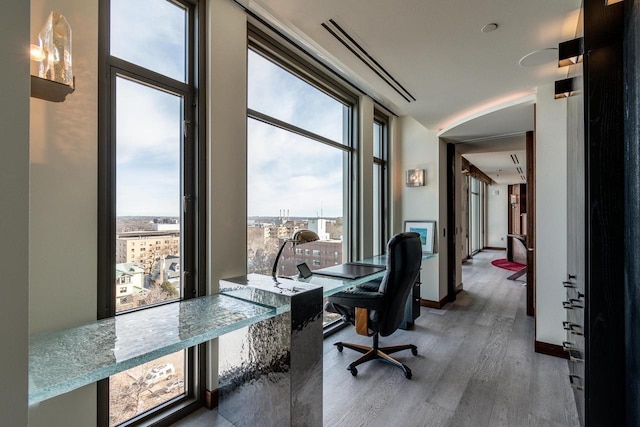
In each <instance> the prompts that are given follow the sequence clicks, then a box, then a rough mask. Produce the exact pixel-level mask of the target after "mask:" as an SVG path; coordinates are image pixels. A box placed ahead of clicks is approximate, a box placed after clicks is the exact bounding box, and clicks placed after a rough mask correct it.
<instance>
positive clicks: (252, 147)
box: [247, 119, 346, 276]
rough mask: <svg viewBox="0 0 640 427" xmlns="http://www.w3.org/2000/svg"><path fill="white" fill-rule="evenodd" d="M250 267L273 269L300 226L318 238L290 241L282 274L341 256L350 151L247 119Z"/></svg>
mask: <svg viewBox="0 0 640 427" xmlns="http://www.w3.org/2000/svg"><path fill="white" fill-rule="evenodd" d="M247 124H248V132H247V135H248V137H247V157H248V162H247V163H248V166H247V210H248V221H247V223H248V224H247V225H248V232H247V235H248V245H247V257H248V265H247V270H248V272H250V273H262V274H271V269H272V267H273V262H274V261H275V258H276V254H277V252H278V248H279V247H280V245H281V244H282V243H283V242H284V241H285V240H286V239H287V238H289V237H291V236H292V235H293V234H294V233H295V232H296V231H297V230H301V229H310V230H313V231H315V232H316V233H318V235H319V237H320V241H317V242H311V243H305V244H301V245H297V246H296V247H295V248H294V247H293V245H292V244H291V243H288V244H287V245H286V246H285V248H284V251H283V252H282V256H281V258H280V261H279V263H278V266H279V268H278V274H280V275H284V276H290V275H294V274H297V273H298V271H297V269H296V265H298V264H300V263H303V262H306V263H307V265H308V266H309V268H310V269H311V270H315V269H318V268H323V267H327V266H330V265H336V264H340V263H342V262H343V233H344V230H343V215H344V214H343V200H344V176H343V168H344V162H345V156H346V154H345V153H344V152H343V151H342V150H339V149H337V148H334V147H331V146H328V145H325V144H322V143H318V142H316V141H313V140H311V139H308V138H305V137H302V136H299V135H296V134H293V133H291V132H288V131H285V130H282V129H280V128H276V127H274V126H271V125H268V124H265V123H262V122H259V121H257V120H253V119H248V123H247Z"/></svg>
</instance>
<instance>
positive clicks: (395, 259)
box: [377, 232, 422, 337]
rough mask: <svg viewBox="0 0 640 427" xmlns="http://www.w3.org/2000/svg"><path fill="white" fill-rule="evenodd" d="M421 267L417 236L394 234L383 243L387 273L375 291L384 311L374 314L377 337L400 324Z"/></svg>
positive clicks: (418, 236)
mask: <svg viewBox="0 0 640 427" xmlns="http://www.w3.org/2000/svg"><path fill="white" fill-rule="evenodd" d="M421 263H422V243H421V242H420V235H419V234H418V233H413V232H410V233H400V234H396V235H395V236H393V237H392V238H391V240H389V242H388V243H387V270H386V272H385V275H384V277H383V278H382V281H381V282H380V287H379V288H378V292H380V293H383V294H385V303H384V308H383V309H382V310H379V311H378V313H377V315H378V321H377V323H378V328H377V329H378V333H379V334H380V335H381V336H383V337H386V336H388V335H391V334H392V333H393V332H395V330H396V329H398V328H399V327H400V325H401V324H402V320H403V319H404V311H405V305H406V303H407V298H408V296H409V294H410V293H411V290H412V289H413V285H414V283H415V282H416V279H417V278H418V274H419V273H420V264H421Z"/></svg>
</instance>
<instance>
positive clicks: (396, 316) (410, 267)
mask: <svg viewBox="0 0 640 427" xmlns="http://www.w3.org/2000/svg"><path fill="white" fill-rule="evenodd" d="M421 260H422V244H421V242H420V235H419V234H418V233H400V234H397V235H395V236H393V237H392V238H391V240H389V243H387V269H386V271H385V275H384V277H383V278H382V279H380V280H378V281H372V282H367V283H364V284H362V285H359V286H356V287H355V288H354V289H352V290H348V291H344V292H339V293H337V294H335V295H332V296H330V297H329V298H328V302H327V305H326V307H325V309H326V310H327V311H330V312H333V313H338V314H341V315H342V316H343V318H344V319H345V320H346V321H348V322H349V323H352V324H353V325H355V327H356V332H357V333H358V334H360V335H365V336H373V347H368V346H364V345H358V344H350V343H345V342H337V343H335V344H334V345H335V346H336V347H337V348H338V351H340V352H342V350H343V348H344V347H346V348H349V349H352V350H355V351H357V352H359V353H363V356H361V357H360V358H359V359H357V360H355V361H354V362H352V363H351V364H349V366H348V367H347V369H348V370H349V371H351V375H353V376H354V377H355V376H356V375H358V370H357V369H356V366H358V365H360V364H362V363H364V362H368V361H370V360H374V359H381V360H382V361H384V362H387V363H390V364H392V365H394V366H397V367H399V368H401V369H402V370H403V371H404V376H405V377H407V379H411V369H409V367H408V366H407V365H405V364H403V363H401V362H400V361H398V360H396V359H394V358H393V357H391V356H389V354H392V353H396V352H398V351H401V350H411V353H412V354H413V355H414V356H416V355H417V354H418V349H417V348H416V346H415V345H413V344H408V345H396V346H391V347H379V346H378V337H379V336H383V337H386V336H389V335H391V334H392V333H394V332H395V331H396V329H398V327H399V326H400V324H401V323H402V320H403V318H404V312H405V304H406V302H407V297H408V296H409V293H410V292H411V289H412V288H413V285H414V283H415V281H416V279H417V277H418V273H419V272H420V263H421Z"/></svg>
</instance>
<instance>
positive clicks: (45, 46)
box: [31, 12, 73, 86]
mask: <svg viewBox="0 0 640 427" xmlns="http://www.w3.org/2000/svg"><path fill="white" fill-rule="evenodd" d="M31 59H32V60H34V61H37V62H39V63H40V67H39V70H38V76H39V77H40V78H42V79H46V80H51V81H54V82H57V83H62V84H64V85H68V86H73V70H72V64H71V27H70V26H69V23H68V22H67V19H66V18H65V17H64V16H63V15H61V14H60V13H58V12H51V13H50V14H49V16H48V17H47V20H46V21H45V24H44V26H43V27H42V30H40V33H39V34H38V44H37V45H35V44H32V45H31Z"/></svg>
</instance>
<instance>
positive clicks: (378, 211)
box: [373, 163, 383, 255]
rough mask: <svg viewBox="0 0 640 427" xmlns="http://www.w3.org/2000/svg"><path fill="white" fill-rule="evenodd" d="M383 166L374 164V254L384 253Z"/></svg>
mask: <svg viewBox="0 0 640 427" xmlns="http://www.w3.org/2000/svg"><path fill="white" fill-rule="evenodd" d="M381 186H382V165H379V164H376V163H374V164H373V254H374V255H381V254H382V253H383V246H382V245H383V243H382V188H381Z"/></svg>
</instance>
